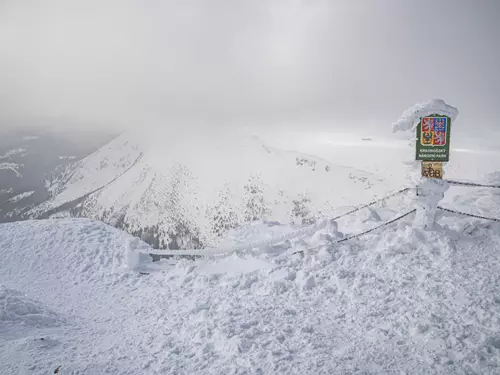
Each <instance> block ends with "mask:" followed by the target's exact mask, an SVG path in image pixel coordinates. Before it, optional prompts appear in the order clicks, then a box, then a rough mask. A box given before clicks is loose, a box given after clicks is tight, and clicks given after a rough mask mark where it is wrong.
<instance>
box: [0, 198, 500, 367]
mask: <svg viewBox="0 0 500 375" xmlns="http://www.w3.org/2000/svg"><path fill="white" fill-rule="evenodd" d="M388 210H389V208H387V207H382V208H376V209H375V208H372V209H371V210H369V211H367V213H366V214H364V215H361V214H360V213H358V215H359V216H358V218H357V219H352V218H351V219H350V222H349V226H348V227H345V228H344V229H349V230H350V231H352V232H353V233H354V232H358V231H360V230H361V228H365V227H366V225H371V226H375V225H378V224H379V223H380V219H383V218H386V217H390V216H392V214H393V213H392V211H388ZM412 220H413V218H411V217H408V218H407V219H405V220H402V221H399V222H397V223H395V224H393V225H391V226H387V227H385V228H384V230H382V231H378V232H373V233H372V234H369V235H366V236H364V237H360V239H358V240H353V241H346V242H344V243H342V244H340V243H337V244H332V241H331V240H329V236H328V234H329V233H328V232H329V231H330V230H333V229H336V228H333V227H326V228H324V229H322V230H320V231H319V233H316V234H314V235H313V236H308V237H307V238H302V239H298V240H296V241H288V242H286V243H284V244H283V246H282V247H281V249H278V250H279V251H276V249H260V251H257V252H252V251H250V250H249V251H247V252H239V253H233V254H232V255H228V256H224V257H216V258H210V257H209V258H200V259H197V260H186V259H182V260H178V261H176V262H171V261H167V260H162V261H160V262H155V263H153V262H151V260H150V259H151V258H150V257H149V256H148V255H147V253H148V251H150V248H149V247H148V245H146V244H144V243H143V242H141V241H139V240H138V239H135V238H133V237H131V236H129V235H127V234H125V233H123V232H120V231H118V230H116V229H114V228H111V227H109V226H106V225H104V224H102V223H99V222H94V221H91V220H86V219H60V220H42V221H25V222H18V223H9V224H2V225H0V249H2V262H1V263H0V284H1V285H2V287H1V289H0V291H1V292H0V295H1V296H2V297H0V301H1V302H0V303H1V305H0V306H2V308H3V312H2V313H1V314H0V316H1V317H2V319H1V321H0V324H1V325H2V326H1V329H2V330H3V331H2V332H3V334H2V335H0V373H15V374H17V373H22V374H30V373H34V374H38V373H40V374H45V373H53V372H54V370H55V369H56V368H58V367H59V366H61V367H60V368H61V372H62V373H63V374H64V373H68V374H77V373H80V374H104V373H108V374H138V373H147V374H276V373H279V374H305V373H314V374H322V373H324V374H327V373H328V374H331V373H339V374H403V373H404V374H498V373H500V254H499V252H498V248H499V247H500V226H499V225H498V224H492V223H489V222H482V221H478V220H472V219H468V218H462V217H456V216H453V215H448V214H446V215H445V214H442V215H440V216H439V221H438V226H437V227H436V229H435V230H433V231H427V232H425V231H421V230H418V229H414V228H413V227H412V225H411V222H412ZM357 225H359V227H357ZM339 227H341V226H339ZM256 228H258V231H257V230H256ZM328 228H330V229H328ZM246 230H247V231H248V233H245V227H241V228H239V229H238V230H235V231H234V232H233V234H232V238H226V239H225V240H224V241H226V243H230V242H231V241H234V242H235V244H236V243H240V242H242V241H250V242H251V241H254V240H256V239H259V238H262V239H265V238H269V237H273V236H276V235H281V234H283V233H289V232H290V231H295V230H297V228H296V227H290V226H286V225H281V224H278V223H260V224H259V223H256V224H254V226H248V227H246ZM333 234H336V235H338V232H336V233H333ZM259 236H260V237H259ZM5 317H7V319H6V318H5ZM6 322H8V323H6ZM21 326H23V327H27V329H24V328H23V329H21V328H20V327H21ZM42 339H43V340H42Z"/></svg>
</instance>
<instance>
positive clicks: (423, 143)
mask: <svg viewBox="0 0 500 375" xmlns="http://www.w3.org/2000/svg"><path fill="white" fill-rule="evenodd" d="M450 131H451V118H450V117H448V116H444V115H439V114H432V115H430V116H423V117H421V118H420V122H419V123H418V125H417V145H416V147H415V149H416V157H415V160H421V161H437V162H447V161H449V160H450Z"/></svg>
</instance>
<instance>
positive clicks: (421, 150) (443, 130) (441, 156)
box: [393, 99, 458, 229]
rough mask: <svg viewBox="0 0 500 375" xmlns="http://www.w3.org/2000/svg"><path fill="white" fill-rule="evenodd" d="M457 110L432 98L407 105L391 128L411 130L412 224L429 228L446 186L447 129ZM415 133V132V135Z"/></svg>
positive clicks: (448, 148) (448, 146)
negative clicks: (444, 174) (413, 196)
mask: <svg viewBox="0 0 500 375" xmlns="http://www.w3.org/2000/svg"><path fill="white" fill-rule="evenodd" d="M457 115H458V110H457V109H456V108H454V107H452V106H450V105H448V104H446V103H445V102H444V101H443V100H441V99H432V100H428V101H426V102H422V103H419V104H416V105H414V106H413V107H411V108H409V109H407V110H406V111H405V112H404V113H403V115H402V116H401V117H400V118H399V120H398V121H397V122H396V123H394V124H393V132H398V131H405V132H410V134H412V135H413V136H412V141H411V143H410V146H411V147H412V148H413V149H414V155H415V158H414V159H413V160H412V161H410V162H409V163H408V164H409V165H410V176H409V177H410V180H411V181H412V183H413V184H415V185H416V186H417V193H416V196H415V200H414V202H413V203H414V207H415V208H416V210H417V212H416V215H415V221H414V226H415V227H418V228H422V229H432V227H433V226H434V221H435V218H436V211H437V207H438V204H439V201H440V200H441V199H442V198H443V197H444V193H445V192H446V190H448V183H447V182H445V181H443V180H442V178H443V173H444V172H443V165H444V164H446V162H447V161H449V155H450V130H451V124H452V122H453V121H455V119H456V117H457ZM415 135H416V136H415Z"/></svg>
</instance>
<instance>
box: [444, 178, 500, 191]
mask: <svg viewBox="0 0 500 375" xmlns="http://www.w3.org/2000/svg"><path fill="white" fill-rule="evenodd" d="M443 181H445V182H447V183H448V184H450V185H454V186H467V187H483V188H493V189H500V185H490V184H480V183H477V182H467V181H457V180H443Z"/></svg>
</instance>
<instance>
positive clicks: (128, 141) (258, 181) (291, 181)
mask: <svg viewBox="0 0 500 375" xmlns="http://www.w3.org/2000/svg"><path fill="white" fill-rule="evenodd" d="M392 187H393V186H392V185H391V184H389V183H387V182H386V181H385V180H384V179H383V178H382V177H379V176H377V175H374V174H371V173H368V172H364V171H361V170H356V169H353V168H348V167H342V166H338V165H335V164H332V163H330V162H328V161H326V160H324V159H321V158H318V157H314V156H311V155H306V154H302V153H298V152H292V151H281V150H278V149H275V148H272V147H268V146H266V145H264V144H263V143H262V142H261V141H260V140H259V139H257V138H255V137H248V136H244V135H242V134H236V133H235V134H225V135H223V136H222V135H220V134H184V133H182V132H178V133H176V134H164V135H162V134H154V136H151V135H150V134H146V135H145V134H137V133H127V134H124V135H122V136H120V137H118V138H117V139H115V140H113V141H112V142H111V143H109V144H108V145H106V146H105V147H103V148H101V149H99V150H98V151H96V152H95V153H93V154H92V155H90V156H89V157H87V158H85V159H83V160H81V161H79V162H78V163H76V164H74V165H72V166H70V167H69V168H66V169H65V170H64V171H62V172H61V173H59V174H58V175H56V176H55V177H54V178H53V179H52V180H51V181H50V185H49V190H50V191H51V192H52V193H53V197H52V198H51V199H50V200H49V201H47V202H45V203H44V204H42V205H41V206H39V207H37V208H35V209H34V210H32V211H31V212H30V215H31V217H46V216H48V215H50V214H54V213H56V212H57V211H62V210H70V209H71V212H72V214H73V215H77V216H84V217H90V218H95V219H99V220H103V221H104V222H106V223H109V224H111V225H115V226H118V227H120V228H123V229H126V230H127V231H129V232H130V233H133V234H137V235H142V237H143V238H148V236H149V240H150V243H153V244H154V245H155V246H162V247H165V246H169V247H170V248H179V247H180V248H185V247H200V246H201V245H210V244H214V243H216V242H217V241H218V239H219V238H220V236H221V235H222V234H223V233H225V231H226V230H227V229H228V228H230V227H234V226H236V225H238V224H241V223H243V222H246V221H249V220H251V219H256V218H257V219H262V218H264V219H268V220H277V221H280V222H290V221H292V222H298V223H302V222H307V221H310V220H313V219H314V218H315V217H318V216H320V215H325V214H327V215H328V214H331V213H332V212H333V211H334V210H335V208H338V206H340V205H343V206H346V205H350V204H356V203H361V202H363V201H366V200H368V199H371V198H373V196H375V195H377V194H383V193H385V192H386V191H387V190H389V189H390V188H392ZM82 198H83V200H82ZM74 207H76V209H75V208H74ZM151 237H154V238H151Z"/></svg>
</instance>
